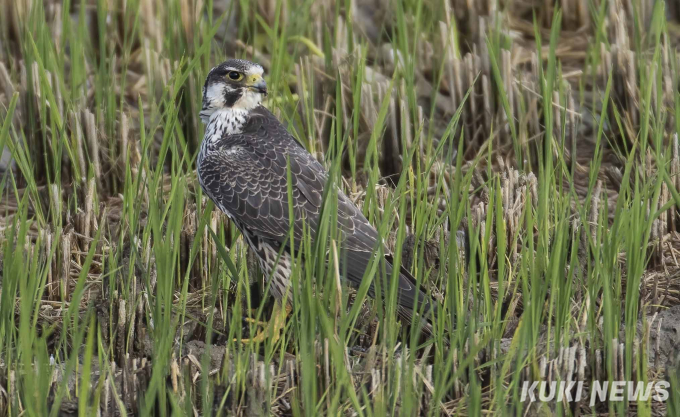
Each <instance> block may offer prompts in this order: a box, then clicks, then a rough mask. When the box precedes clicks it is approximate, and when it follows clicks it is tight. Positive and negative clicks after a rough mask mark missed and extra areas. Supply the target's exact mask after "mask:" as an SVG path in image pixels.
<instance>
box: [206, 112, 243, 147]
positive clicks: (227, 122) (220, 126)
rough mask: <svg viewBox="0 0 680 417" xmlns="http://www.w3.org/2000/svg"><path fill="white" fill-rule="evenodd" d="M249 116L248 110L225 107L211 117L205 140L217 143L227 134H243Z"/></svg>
mask: <svg viewBox="0 0 680 417" xmlns="http://www.w3.org/2000/svg"><path fill="white" fill-rule="evenodd" d="M247 115H248V111H247V110H245V109H238V108H233V107H231V108H226V107H225V108H222V109H219V110H216V111H214V112H213V113H212V114H211V115H210V119H208V125H207V126H206V128H205V137H204V140H205V141H208V142H215V141H217V140H220V139H221V138H222V136H224V135H225V134H226V135H234V134H238V133H241V132H242V131H243V125H244V124H245V123H246V116H247Z"/></svg>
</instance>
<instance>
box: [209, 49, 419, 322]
mask: <svg viewBox="0 0 680 417" xmlns="http://www.w3.org/2000/svg"><path fill="white" fill-rule="evenodd" d="M246 64H250V63H248V62H247V61H240V60H238V61H236V60H232V61H227V62H225V63H224V64H222V65H221V66H220V67H222V68H223V69H224V68H236V67H239V68H241V69H240V71H243V72H245V73H246V74H248V66H247V65H246ZM250 65H255V64H250ZM220 67H216V68H215V69H213V71H211V74H209V75H208V77H207V80H206V85H205V87H204V100H203V102H204V109H203V111H202V112H201V117H202V118H204V121H206V120H207V128H206V132H205V138H204V140H203V143H202V145H201V149H200V152H199V156H198V160H197V170H198V179H199V182H200V184H201V186H202V188H203V190H204V191H205V192H206V194H207V195H208V196H209V197H210V199H211V200H213V201H214V202H215V204H216V206H217V207H218V208H219V209H220V210H221V211H223V212H224V213H225V214H227V216H229V218H230V219H231V220H232V221H233V222H234V223H235V225H236V226H237V227H238V228H239V230H240V231H241V233H242V234H243V236H244V237H245V239H246V240H247V242H248V243H249V245H250V247H251V249H252V250H253V251H255V253H256V254H257V255H258V258H259V260H260V265H261V267H262V269H263V271H264V272H265V274H266V276H267V277H268V278H269V279H270V280H271V282H272V285H271V288H272V294H273V295H274V296H275V297H276V298H277V299H279V300H281V298H282V297H283V296H284V294H286V292H287V290H286V289H287V288H288V286H289V276H290V261H291V259H290V254H289V252H288V247H289V245H288V244H287V238H288V235H289V230H290V229H289V226H290V223H289V214H290V213H289V203H288V185H287V166H288V164H289V166H290V171H291V178H292V184H291V186H292V187H291V188H292V198H293V201H292V207H293V219H294V226H293V239H294V240H295V241H296V242H295V247H299V246H298V244H299V242H300V239H301V238H302V233H303V223H306V227H307V229H308V230H309V232H310V234H311V236H312V238H313V239H314V238H315V237H316V230H317V228H318V226H319V217H320V213H321V210H322V198H323V193H324V186H325V184H326V181H327V180H328V173H327V172H326V170H325V169H324V167H323V166H322V165H321V164H320V163H319V162H318V161H317V160H316V159H315V158H314V157H313V156H312V155H311V154H310V153H309V152H307V150H305V149H304V147H303V146H302V145H301V144H300V143H298V142H297V141H296V140H295V139H294V138H293V136H292V135H291V134H290V133H289V132H288V131H287V130H286V128H285V127H284V126H283V124H281V123H280V122H279V121H278V120H277V119H276V117H275V116H274V115H273V114H272V113H271V112H270V111H269V110H267V109H266V108H265V107H263V106H261V105H260V104H259V102H257V105H254V106H252V107H251V106H250V104H252V103H251V102H250V101H247V102H246V100H245V99H243V98H242V97H246V95H247V94H248V90H247V88H248V87H246V86H245V84H244V86H243V87H242V89H241V90H240V89H239V88H238V85H237V84H230V83H228V82H227V83H226V85H225V86H222V85H221V84H217V85H215V83H222V82H223V80H222V78H220V77H218V76H217V75H215V74H221V73H224V70H220V69H219V68H220ZM259 71H260V73H261V67H260V70H259ZM254 79H255V78H253V80H254ZM216 91H217V93H215V92H216ZM220 91H224V94H225V98H224V100H223V102H221V103H222V105H220V96H219V92H220ZM263 94H266V93H263ZM229 95H239V97H241V98H237V99H234V97H230V96H229ZM207 96H209V97H207ZM248 100H250V99H248ZM215 102H218V103H217V105H215ZM206 103H208V104H207V106H206ZM230 103H231V105H230ZM210 106H213V107H210ZM337 208H338V211H337V221H338V224H337V226H338V230H339V231H340V234H341V240H340V242H339V247H340V252H341V262H340V266H341V274H342V275H343V276H344V278H346V279H347V281H348V282H349V283H350V284H351V285H353V286H354V287H358V286H359V285H360V284H361V281H362V279H363V276H364V272H365V271H366V268H367V267H368V265H369V263H370V261H371V258H372V257H373V256H375V254H376V253H377V249H378V246H379V245H383V243H382V240H381V239H380V238H379V236H378V232H377V231H376V229H375V228H374V227H373V226H372V225H371V224H370V223H369V222H368V220H367V219H366V217H364V215H363V214H362V213H361V211H360V210H359V209H358V208H357V207H356V206H355V205H354V204H353V203H352V201H351V200H350V199H349V198H348V197H347V196H346V195H345V194H344V193H343V192H342V191H341V190H338V207H337ZM282 245H284V247H283V248H282ZM383 248H384V245H383ZM280 252H281V253H282V255H281V256H280V257H279V256H278V254H279V253H280ZM384 253H386V254H388V255H387V256H386V257H385V258H384V259H382V261H383V264H382V265H379V266H378V271H386V273H387V274H388V275H387V276H388V277H391V274H392V263H391V257H390V256H389V252H388V251H387V250H385V252H384ZM277 259H278V264H277V263H276V261H277ZM274 268H276V269H274ZM376 279H377V277H376V278H375V279H374V281H375V280H376ZM397 280H398V282H397V283H396V284H397V285H398V292H397V302H398V304H399V309H398V310H399V314H400V315H401V316H402V317H403V318H405V319H410V318H411V316H412V309H413V306H414V300H416V299H417V300H418V303H417V306H418V308H420V305H421V304H424V306H423V310H424V311H425V312H427V311H429V310H430V302H429V300H428V298H427V297H426V296H425V295H424V294H423V293H422V292H421V291H420V290H419V289H418V288H417V286H416V284H415V280H414V278H413V277H412V276H411V275H410V274H409V273H408V271H406V270H405V269H404V268H402V269H401V270H400V273H399V275H398V277H397ZM288 293H290V291H288ZM369 295H371V296H375V293H374V284H372V285H371V287H370V289H369ZM281 301H284V300H281Z"/></svg>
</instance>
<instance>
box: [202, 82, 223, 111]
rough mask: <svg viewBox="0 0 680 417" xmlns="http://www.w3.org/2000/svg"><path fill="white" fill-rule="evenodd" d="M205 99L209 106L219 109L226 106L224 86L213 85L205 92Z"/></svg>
mask: <svg viewBox="0 0 680 417" xmlns="http://www.w3.org/2000/svg"><path fill="white" fill-rule="evenodd" d="M205 98H206V101H207V103H206V104H208V105H209V106H211V107H217V106H221V105H224V84H213V85H211V86H210V87H209V88H208V90H207V91H206V92H205Z"/></svg>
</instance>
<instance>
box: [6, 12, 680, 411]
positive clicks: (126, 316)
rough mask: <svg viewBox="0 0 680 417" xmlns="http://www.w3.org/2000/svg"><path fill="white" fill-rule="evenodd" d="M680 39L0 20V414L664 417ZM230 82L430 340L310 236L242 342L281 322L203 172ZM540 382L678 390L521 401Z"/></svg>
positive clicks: (674, 276) (671, 363) (676, 33)
mask: <svg viewBox="0 0 680 417" xmlns="http://www.w3.org/2000/svg"><path fill="white" fill-rule="evenodd" d="M679 43H680V6H678V5H677V2H674V1H669V2H667V3H664V2H663V1H661V0H609V1H605V0H561V1H557V2H551V1H540V0H499V1H495V0H479V1H472V0H468V1H465V0H442V1H437V0H406V1H403V2H399V1H391V0H367V1H358V0H357V1H352V0H345V1H341V0H320V1H311V0H306V1H305V0H278V1H277V0H254V1H246V0H241V1H233V0H232V1H229V0H224V1H210V0H169V1H161V0H70V1H69V0H64V1H57V0H44V1H40V0H17V1H15V0H0V150H2V152H3V153H2V158H0V190H1V191H2V199H1V200H0V248H1V250H0V277H1V280H0V415H11V416H19V415H29V416H43V415H52V416H56V415H72V414H78V415H95V413H100V414H101V415H106V416H111V415H129V414H133V415H149V414H153V415H248V416H250V415H366V416H373V415H481V414H491V415H496V414H503V415H550V414H553V413H560V414H563V415H565V414H566V415H580V414H591V415H594V414H618V415H630V414H639V415H645V416H649V415H663V414H666V413H668V414H672V415H678V413H680V391H676V389H677V384H676V383H675V381H676V379H677V375H678V373H677V372H676V370H675V369H676V366H675V364H676V356H677V354H678V352H677V350H676V349H677V346H680V332H679V329H680V307H678V306H679V305H680V262H679V259H680V216H679V214H680V211H678V208H679V207H680V140H679V139H678V134H677V132H678V131H679V130H680V89H679V87H680V85H679V82H680V77H679V75H680V72H679V68H680V55H679V54H678V51H677V48H678V44H679ZM226 57H241V58H247V59H251V60H253V61H256V62H258V63H260V64H262V65H263V66H264V67H265V72H266V80H267V83H268V85H269V91H270V95H269V98H268V101H267V103H266V105H267V106H268V107H269V108H270V109H272V110H273V111H274V112H275V114H277V116H279V117H280V118H281V119H282V120H284V121H285V123H286V125H287V126H288V128H289V130H290V131H291V132H292V133H293V134H294V135H295V136H296V137H297V138H298V139H299V140H300V141H301V142H302V143H303V144H304V145H305V146H306V147H307V149H308V150H309V151H310V152H312V154H314V155H315V156H317V157H318V158H319V160H320V161H322V162H323V163H324V164H325V165H326V166H327V167H328V169H329V170H330V171H331V172H332V173H333V178H334V181H335V183H336V184H338V185H340V186H341V187H342V188H343V189H344V190H345V192H346V193H347V194H348V195H349V196H350V197H351V198H352V199H353V200H354V201H356V202H357V204H358V205H360V206H361V207H362V209H363V210H364V213H365V214H366V215H367V217H368V218H369V219H370V220H371V221H372V222H373V224H374V225H376V226H377V227H378V228H379V230H380V232H381V234H382V235H383V236H385V238H386V241H387V243H388V246H389V248H390V249H391V250H393V251H394V253H395V262H396V263H400V264H402V265H403V266H405V267H406V268H407V269H409V270H410V271H411V272H412V273H413V275H414V276H415V277H417V279H418V281H419V282H420V283H421V284H422V286H423V288H424V289H425V290H426V291H427V292H428V293H430V294H432V296H433V297H434V298H435V299H436V300H437V302H438V304H439V305H440V308H439V312H438V315H437V317H436V319H435V320H434V323H433V328H434V335H433V337H432V338H430V339H422V338H420V337H418V334H417V328H416V326H409V325H408V323H401V322H399V321H397V320H395V313H394V312H395V305H396V303H395V294H394V291H391V290H390V288H391V287H390V286H389V285H388V283H387V282H386V281H384V280H383V279H381V274H379V273H376V272H377V271H376V270H375V269H374V270H372V271H370V272H369V273H368V274H367V276H366V277H365V279H366V282H368V280H372V279H374V280H375V283H376V284H377V285H385V287H384V288H386V291H387V293H388V295H387V296H386V297H385V298H381V299H379V300H371V299H369V298H368V297H366V287H365V286H363V287H361V288H359V289H358V290H357V291H351V290H349V289H347V288H345V287H344V285H343V284H342V283H341V282H340V281H339V280H338V279H337V273H336V271H337V266H336V263H335V261H336V259H335V258H334V254H335V253H336V252H335V242H334V241H332V242H331V243H330V244H328V243H327V242H324V243H319V244H318V245H311V239H309V237H307V239H305V240H304V243H303V244H302V246H301V247H300V248H298V249H299V251H298V254H299V256H298V258H297V261H296V262H295V267H294V274H293V276H294V282H295V285H294V294H293V298H294V306H295V308H294V312H293V313H292V315H291V317H290V318H289V319H288V321H287V325H286V328H285V330H284V332H283V334H282V337H281V338H280V339H279V340H278V341H276V342H273V339H272V338H269V339H267V340H266V341H265V342H263V343H261V344H243V343H241V342H240V341H234V339H240V338H245V337H248V335H249V334H253V333H254V332H255V331H257V329H258V328H257V326H256V325H255V324H253V323H250V322H248V321H246V320H244V318H245V317H248V316H250V317H255V318H260V319H267V318H268V317H269V314H270V310H271V307H272V300H271V297H269V296H268V295H267V292H268V291H267V287H266V285H265V283H264V282H263V279H262V273H261V272H260V271H259V270H258V268H257V266H256V263H255V262H254V260H253V258H252V255H250V254H249V253H248V251H247V249H246V246H245V244H244V242H243V239H242V238H240V236H239V234H238V232H237V231H236V230H235V228H234V226H233V225H231V224H230V223H229V221H228V220H227V219H226V217H225V216H223V215H222V214H221V213H219V212H218V211H216V210H215V209H214V207H213V205H212V203H209V202H208V200H207V198H206V197H205V195H204V194H203V193H202V191H201V190H200V187H198V185H197V180H196V175H195V157H196V153H197V149H198V146H199V144H200V141H201V139H202V136H203V125H202V124H201V122H200V119H199V117H198V112H199V110H200V108H201V87H202V84H203V80H204V77H205V75H206V74H207V71H208V70H209V69H210V68H212V66H214V65H216V64H218V63H219V62H221V61H222V60H224V59H225V58H226ZM546 104H547V105H546ZM334 204H335V203H334V201H333V195H332V193H331V194H329V196H328V199H327V201H326V207H327V208H328V209H329V212H330V213H332V212H333V208H334ZM331 218H332V214H331V215H330V216H327V217H325V218H324V219H325V220H330V219H331ZM324 224H329V223H324ZM327 232H328V233H329V236H331V237H333V230H332V228H331V229H329V230H328V231H327ZM327 260H330V262H327ZM263 294H264V296H263ZM444 340H448V341H449V342H450V346H449V347H447V346H446V344H445V343H444ZM539 379H542V380H547V381H571V380H574V381H585V383H586V385H592V381H606V380H611V381H616V380H625V381H643V382H648V381H649V382H655V381H662V380H668V381H671V383H672V386H671V389H670V397H669V398H668V400H667V401H665V402H659V401H655V400H653V399H648V400H646V401H645V400H638V401H634V400H633V401H621V402H616V401H609V402H607V401H597V402H596V403H594V404H591V403H590V402H589V401H588V400H589V399H590V398H587V399H583V400H581V401H578V402H571V403H570V402H567V401H549V402H543V403H541V402H535V403H529V402H522V401H521V391H522V385H523V383H524V382H525V381H536V380H539Z"/></svg>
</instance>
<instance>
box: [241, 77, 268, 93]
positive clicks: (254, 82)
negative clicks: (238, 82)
mask: <svg viewBox="0 0 680 417" xmlns="http://www.w3.org/2000/svg"><path fill="white" fill-rule="evenodd" d="M246 85H247V86H248V88H250V89H251V90H255V91H257V92H259V93H262V94H264V95H265V96H266V95H267V83H266V82H264V78H262V76H261V75H260V74H253V75H251V76H250V77H248V82H247V83H246Z"/></svg>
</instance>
